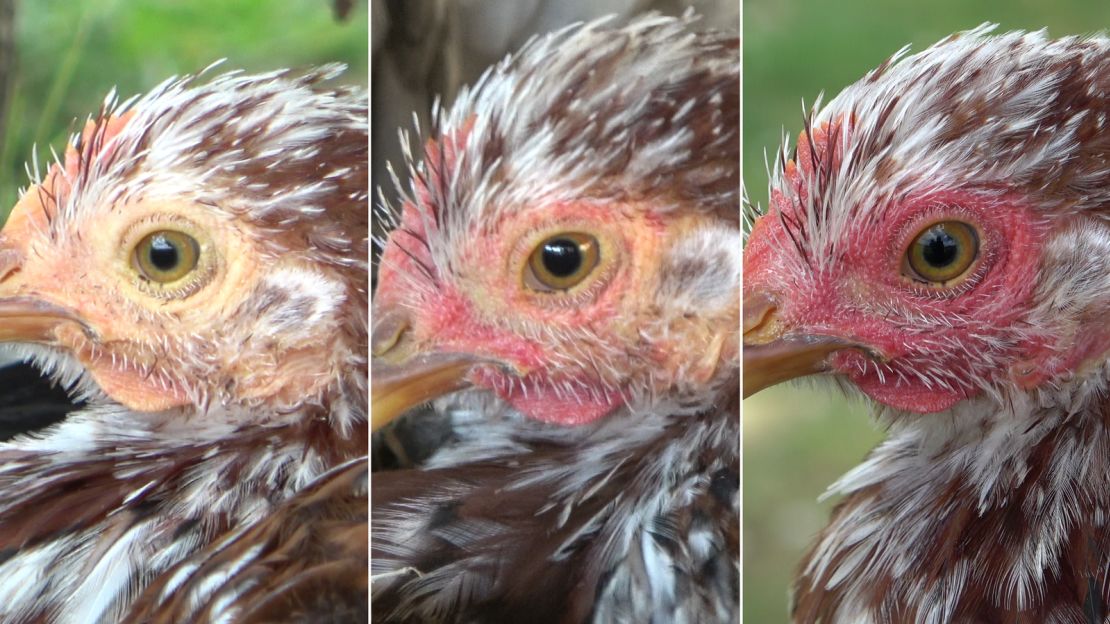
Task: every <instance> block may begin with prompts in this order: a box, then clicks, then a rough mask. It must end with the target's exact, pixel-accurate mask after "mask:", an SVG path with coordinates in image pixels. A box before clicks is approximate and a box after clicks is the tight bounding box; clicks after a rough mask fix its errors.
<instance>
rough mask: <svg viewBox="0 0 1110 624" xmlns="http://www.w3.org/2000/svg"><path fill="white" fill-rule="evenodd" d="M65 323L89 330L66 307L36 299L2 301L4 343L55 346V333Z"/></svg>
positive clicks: (0, 335) (0, 339) (1, 338)
mask: <svg viewBox="0 0 1110 624" xmlns="http://www.w3.org/2000/svg"><path fill="white" fill-rule="evenodd" d="M65 323H77V324H78V325H80V326H81V327H82V328H83V329H84V330H85V332H86V333H91V332H90V330H89V328H88V327H87V326H85V324H84V323H83V322H82V321H81V319H80V318H78V317H77V316H75V315H74V314H73V313H72V312H70V311H69V310H66V309H65V308H62V307H59V306H56V305H53V304H51V303H47V302H45V301H42V300H39V299H35V298H32V297H4V298H0V342H39V343H51V342H53V341H54V338H55V334H54V332H55V330H56V329H57V328H58V326H60V325H63V324H65Z"/></svg>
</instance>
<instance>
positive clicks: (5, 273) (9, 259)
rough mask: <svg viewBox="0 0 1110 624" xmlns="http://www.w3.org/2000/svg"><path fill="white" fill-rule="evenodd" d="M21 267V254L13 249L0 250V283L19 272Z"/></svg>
mask: <svg viewBox="0 0 1110 624" xmlns="http://www.w3.org/2000/svg"><path fill="white" fill-rule="evenodd" d="M22 266H23V254H22V253H20V252H19V251H17V250H15V249H3V250H0V282H4V281H6V280H7V279H8V278H9V277H11V276H13V275H15V274H16V273H18V272H19V269H20V267H22Z"/></svg>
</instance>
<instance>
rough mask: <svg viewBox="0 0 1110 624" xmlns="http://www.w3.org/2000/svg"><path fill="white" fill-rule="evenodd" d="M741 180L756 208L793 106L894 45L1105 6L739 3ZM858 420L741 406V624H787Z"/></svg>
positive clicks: (831, 410) (1084, 26) (779, 401)
mask: <svg viewBox="0 0 1110 624" xmlns="http://www.w3.org/2000/svg"><path fill="white" fill-rule="evenodd" d="M743 2H744V72H743V74H744V78H743V80H744V147H743V153H744V180H745V183H746V185H747V188H748V192H749V193H750V195H751V198H752V200H753V201H755V202H757V203H760V204H766V201H767V175H766V170H765V166H764V150H766V152H767V153H769V154H771V155H773V154H774V151H775V149H776V148H777V147H778V145H779V143H780V139H781V136H782V132H783V129H784V128H785V129H786V130H787V132H788V133H789V135H790V136H791V137H796V136H797V133H798V131H799V130H800V129H801V119H802V105H801V102H802V99H803V98H804V99H805V101H806V102H807V105H808V104H810V103H812V102H813V101H814V99H815V98H816V96H817V94H818V93H820V92H822V91H824V92H825V101H828V99H829V98H831V97H832V96H834V95H836V93H838V92H839V91H840V90H841V89H843V88H844V87H845V86H847V85H848V84H850V83H852V82H854V81H855V80H857V79H859V78H860V77H862V76H863V74H864V73H865V72H866V71H867V70H869V69H871V68H873V67H875V66H876V65H878V64H879V63H880V62H882V61H883V59H885V58H886V57H887V56H889V55H890V54H892V53H894V52H895V51H896V50H898V49H899V48H900V47H902V46H903V45H905V44H907V43H909V44H912V45H913V48H912V50H913V51H919V50H921V49H923V48H924V47H926V46H928V45H929V44H932V43H934V42H935V41H937V40H939V39H941V38H942V37H945V36H947V35H949V34H951V33H952V32H955V31H958V30H966V29H968V28H972V27H974V26H977V25H978V24H980V23H982V22H987V21H990V22H997V23H999V24H1000V25H1001V28H1000V30H1010V29H1018V28H1020V29H1026V30H1036V29H1040V28H1045V27H1047V28H1048V31H1049V34H1050V35H1053V36H1064V35H1071V34H1089V33H1092V32H1095V31H1097V30H1099V29H1106V28H1110V2H1105V0H1097V1H1096V0H1090V1H1082V2H1081V1H1071V2H1051V3H1050V2H1043V1H1041V0H1014V1H1003V0H987V1H983V2H976V3H970V2H964V1H958V0H934V1H932V2H912V1H908V0H899V1H889V2H877V1H875V0H843V1H841V2H836V3H833V2H825V1H822V0H743ZM867 414H868V410H867V408H866V407H865V406H863V405H861V404H848V403H846V402H845V401H844V400H843V399H841V398H840V397H839V396H837V395H835V394H834V393H833V392H831V391H822V390H818V389H813V388H810V387H808V386H805V385H798V386H783V387H780V388H775V389H773V390H769V391H766V392H763V393H761V394H759V395H756V396H754V397H752V398H751V399H748V400H747V401H745V402H744V494H743V495H744V620H745V621H746V622H752V623H759V624H762V623H775V622H785V621H787V619H788V616H787V611H786V604H787V588H788V587H789V585H790V580H791V579H792V578H793V574H794V569H795V567H796V566H797V564H798V561H799V560H800V558H801V556H802V554H803V552H804V550H805V548H806V547H807V546H808V544H809V542H810V540H811V539H812V537H813V535H814V534H815V533H816V531H818V530H819V529H820V528H821V527H822V526H824V524H825V521H826V518H827V517H828V513H829V510H830V509H831V508H832V506H833V504H835V503H834V502H833V501H830V502H826V503H824V504H821V505H818V504H817V502H816V497H817V496H818V495H819V494H820V493H821V492H822V491H824V489H825V487H826V486H827V485H828V484H830V483H831V482H832V481H833V480H835V479H836V478H837V477H838V476H840V475H841V474H843V473H844V472H845V471H846V470H848V469H849V468H851V467H852V466H854V465H855V464H857V463H858V462H859V461H860V459H861V458H862V457H863V456H864V454H865V453H866V451H867V450H868V449H869V448H870V447H872V446H873V445H874V444H875V442H876V441H877V440H878V439H879V437H880V434H879V433H878V432H877V431H876V430H875V428H874V427H873V426H872V425H871V424H870V421H869V419H868V416H867Z"/></svg>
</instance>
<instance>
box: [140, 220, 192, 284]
mask: <svg viewBox="0 0 1110 624" xmlns="http://www.w3.org/2000/svg"><path fill="white" fill-rule="evenodd" d="M199 259H200V245H199V244H198V243H197V241H196V239H195V238H193V237H192V236H189V235H188V234H185V233H184V232H177V231H174V230H159V231H157V232H151V233H150V234H147V235H146V236H144V237H143V240H141V241H139V244H138V245H136V246H135V251H134V254H133V261H134V264H135V268H136V269H138V271H139V273H140V274H141V275H142V276H143V277H145V278H146V279H148V280H150V281H152V282H157V283H159V284H169V283H171V282H176V281H177V280H179V279H181V278H183V277H185V276H186V275H188V274H189V273H190V272H192V271H193V269H195V268H197V261H198V260H199Z"/></svg>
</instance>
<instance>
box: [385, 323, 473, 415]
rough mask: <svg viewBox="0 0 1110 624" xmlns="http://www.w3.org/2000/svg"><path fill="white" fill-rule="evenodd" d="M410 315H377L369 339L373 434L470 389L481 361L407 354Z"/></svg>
mask: <svg viewBox="0 0 1110 624" xmlns="http://www.w3.org/2000/svg"><path fill="white" fill-rule="evenodd" d="M408 329H409V321H408V317H407V315H405V314H404V313H403V312H401V311H398V310H389V311H384V312H382V313H380V314H375V319H374V327H373V329H372V330H371V335H370V350H371V353H372V354H373V356H374V358H373V360H372V363H371V366H370V430H371V431H377V430H378V429H380V428H381V427H383V426H385V425H386V424H388V423H390V422H391V421H393V419H395V418H397V417H398V416H400V415H401V414H404V413H405V412H407V411H408V410H410V409H412V408H413V407H416V406H417V405H420V404H421V403H425V402H427V401H430V400H432V399H434V398H437V397H440V396H443V395H444V394H447V393H449V392H454V391H456V390H461V389H463V388H466V387H467V386H469V385H470V381H469V380H468V377H469V375H470V371H471V370H473V368H474V366H475V365H476V364H479V363H481V362H482V360H480V359H479V358H476V357H474V356H471V355H466V354H457V353H419V354H412V353H408V352H409V351H411V349H409V348H408V347H409V346H410V345H408V344H407V341H405V340H403V338H404V334H405V333H406V332H407V331H408Z"/></svg>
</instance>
